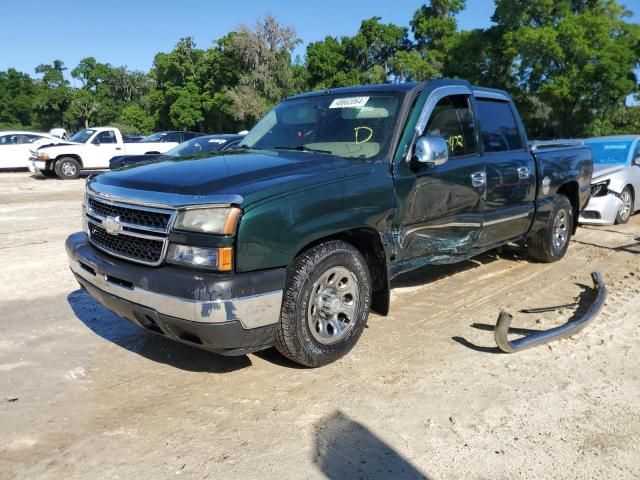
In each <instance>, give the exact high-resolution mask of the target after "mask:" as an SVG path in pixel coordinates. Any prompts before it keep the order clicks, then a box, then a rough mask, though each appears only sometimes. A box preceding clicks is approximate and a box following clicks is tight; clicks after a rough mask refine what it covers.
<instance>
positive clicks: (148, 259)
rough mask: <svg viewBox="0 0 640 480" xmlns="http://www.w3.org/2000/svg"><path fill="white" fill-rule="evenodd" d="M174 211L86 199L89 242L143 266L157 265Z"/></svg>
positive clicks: (161, 259) (166, 241)
mask: <svg viewBox="0 0 640 480" xmlns="http://www.w3.org/2000/svg"><path fill="white" fill-rule="evenodd" d="M174 214H175V211H172V210H168V209H159V208H153V207H146V206H138V205H128V204H124V203H119V202H113V201H110V200H101V199H97V198H93V197H88V198H87V204H86V230H87V234H88V235H89V241H90V242H91V243H92V244H93V245H94V246H95V247H96V248H99V249H100V250H103V251H104V252H106V253H109V254H111V255H113V256H116V257H119V258H123V259H125V260H130V261H132V262H136V263H143V264H146V265H160V264H161V263H162V261H163V260H164V255H165V253H166V249H167V244H168V241H169V240H168V233H169V229H170V227H171V220H172V218H173V215H174Z"/></svg>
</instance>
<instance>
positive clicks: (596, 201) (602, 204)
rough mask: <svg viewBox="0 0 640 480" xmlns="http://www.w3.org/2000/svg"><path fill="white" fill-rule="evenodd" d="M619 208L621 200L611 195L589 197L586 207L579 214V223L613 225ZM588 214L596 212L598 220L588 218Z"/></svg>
mask: <svg viewBox="0 0 640 480" xmlns="http://www.w3.org/2000/svg"><path fill="white" fill-rule="evenodd" d="M620 207H622V200H620V199H619V198H618V197H617V196H616V195H614V194H612V193H609V194H608V195H604V196H602V197H591V199H590V200H589V203H588V204H587V206H586V207H585V208H584V210H583V211H582V213H580V219H579V221H580V223H589V224H593V225H613V224H614V223H615V222H616V215H618V212H619V211H620ZM588 212H597V213H598V214H599V217H600V218H589V215H588Z"/></svg>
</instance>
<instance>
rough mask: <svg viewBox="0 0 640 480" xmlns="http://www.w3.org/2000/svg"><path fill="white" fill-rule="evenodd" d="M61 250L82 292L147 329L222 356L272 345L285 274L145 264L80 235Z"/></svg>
mask: <svg viewBox="0 0 640 480" xmlns="http://www.w3.org/2000/svg"><path fill="white" fill-rule="evenodd" d="M66 249H67V255H68V257H69V266H70V268H71V271H72V272H73V274H74V275H75V277H76V279H77V280H78V282H79V283H80V286H81V287H82V288H83V289H84V290H86V291H87V292H88V293H89V294H90V295H91V296H92V297H93V298H94V299H95V300H97V301H98V302H99V303H101V304H102V305H104V306H105V307H106V308H108V309H109V310H111V311H113V312H114V313H116V314H117V315H119V316H121V317H123V318H125V319H127V320H129V321H131V322H133V323H135V324H136V325H139V326H141V327H143V328H145V329H147V330H149V331H151V332H154V333H157V334H160V335H164V336H167V337H169V338H171V339H173V340H177V341H180V342H183V343H187V344H189V345H193V346H197V347H200V348H204V349H206V350H210V351H214V352H217V353H222V354H226V355H241V354H245V353H248V352H251V351H255V350H260V349H263V348H267V347H270V346H271V345H273V341H274V336H275V333H276V329H277V326H278V322H279V319H280V307H281V303H282V289H283V287H284V281H285V269H273V270H265V271H260V272H249V273H240V274H220V273H208V272H202V271H196V270H189V269H183V268H178V267H173V266H160V267H145V266H140V265H135V264H132V263H129V262H126V261H122V260H118V259H116V258H113V257H111V256H109V255H107V254H105V253H102V252H101V251H99V250H97V249H96V248H94V247H93V246H91V244H90V243H89V240H88V238H87V235H86V234H85V233H76V234H73V235H71V236H70V237H69V238H67V242H66Z"/></svg>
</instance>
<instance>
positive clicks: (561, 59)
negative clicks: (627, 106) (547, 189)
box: [493, 0, 640, 137]
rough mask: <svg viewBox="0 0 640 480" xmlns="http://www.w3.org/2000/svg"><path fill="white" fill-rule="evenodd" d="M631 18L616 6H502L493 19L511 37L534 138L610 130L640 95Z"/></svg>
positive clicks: (638, 45) (585, 2)
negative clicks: (618, 113)
mask: <svg viewBox="0 0 640 480" xmlns="http://www.w3.org/2000/svg"><path fill="white" fill-rule="evenodd" d="M629 16H630V13H629V12H628V11H626V10H625V9H624V8H623V7H621V6H620V5H619V4H618V2H617V1H615V0H558V1H555V2H549V1H548V0H526V1H525V0H497V1H496V11H495V14H494V16H493V20H494V21H495V22H496V23H497V24H498V26H499V27H500V28H501V29H502V31H503V36H502V39H501V40H502V42H503V45H504V48H505V54H506V56H507V57H508V58H509V61H510V62H509V63H510V67H511V71H512V72H513V79H514V84H515V86H516V87H517V89H518V92H517V94H518V98H519V100H520V101H521V103H522V105H523V107H524V108H523V110H524V112H525V114H526V116H527V117H528V123H529V125H530V129H531V132H530V133H533V134H534V135H535V136H546V137H573V136H588V135H592V134H594V133H596V131H606V130H607V129H606V128H604V129H603V128H602V125H603V124H606V123H607V120H606V119H607V118H608V117H610V116H611V115H612V114H613V113H614V112H615V111H617V110H619V109H620V108H621V107H623V106H624V102H625V99H626V97H627V96H628V95H629V94H631V93H634V92H637V91H638V86H637V81H636V77H635V75H634V73H633V70H634V68H635V67H637V66H638V59H639V58H640V27H639V26H638V25H635V24H631V23H629V22H627V21H626V19H627V18H628V17H629ZM609 124H610V122H609ZM596 125H601V126H599V127H597V128H596Z"/></svg>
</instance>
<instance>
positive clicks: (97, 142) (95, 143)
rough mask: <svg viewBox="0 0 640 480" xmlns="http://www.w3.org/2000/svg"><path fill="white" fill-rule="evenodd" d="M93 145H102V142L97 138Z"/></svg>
mask: <svg viewBox="0 0 640 480" xmlns="http://www.w3.org/2000/svg"><path fill="white" fill-rule="evenodd" d="M91 143H93V144H94V145H100V140H98V139H97V138H94V139H93V140H92V141H91Z"/></svg>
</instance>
